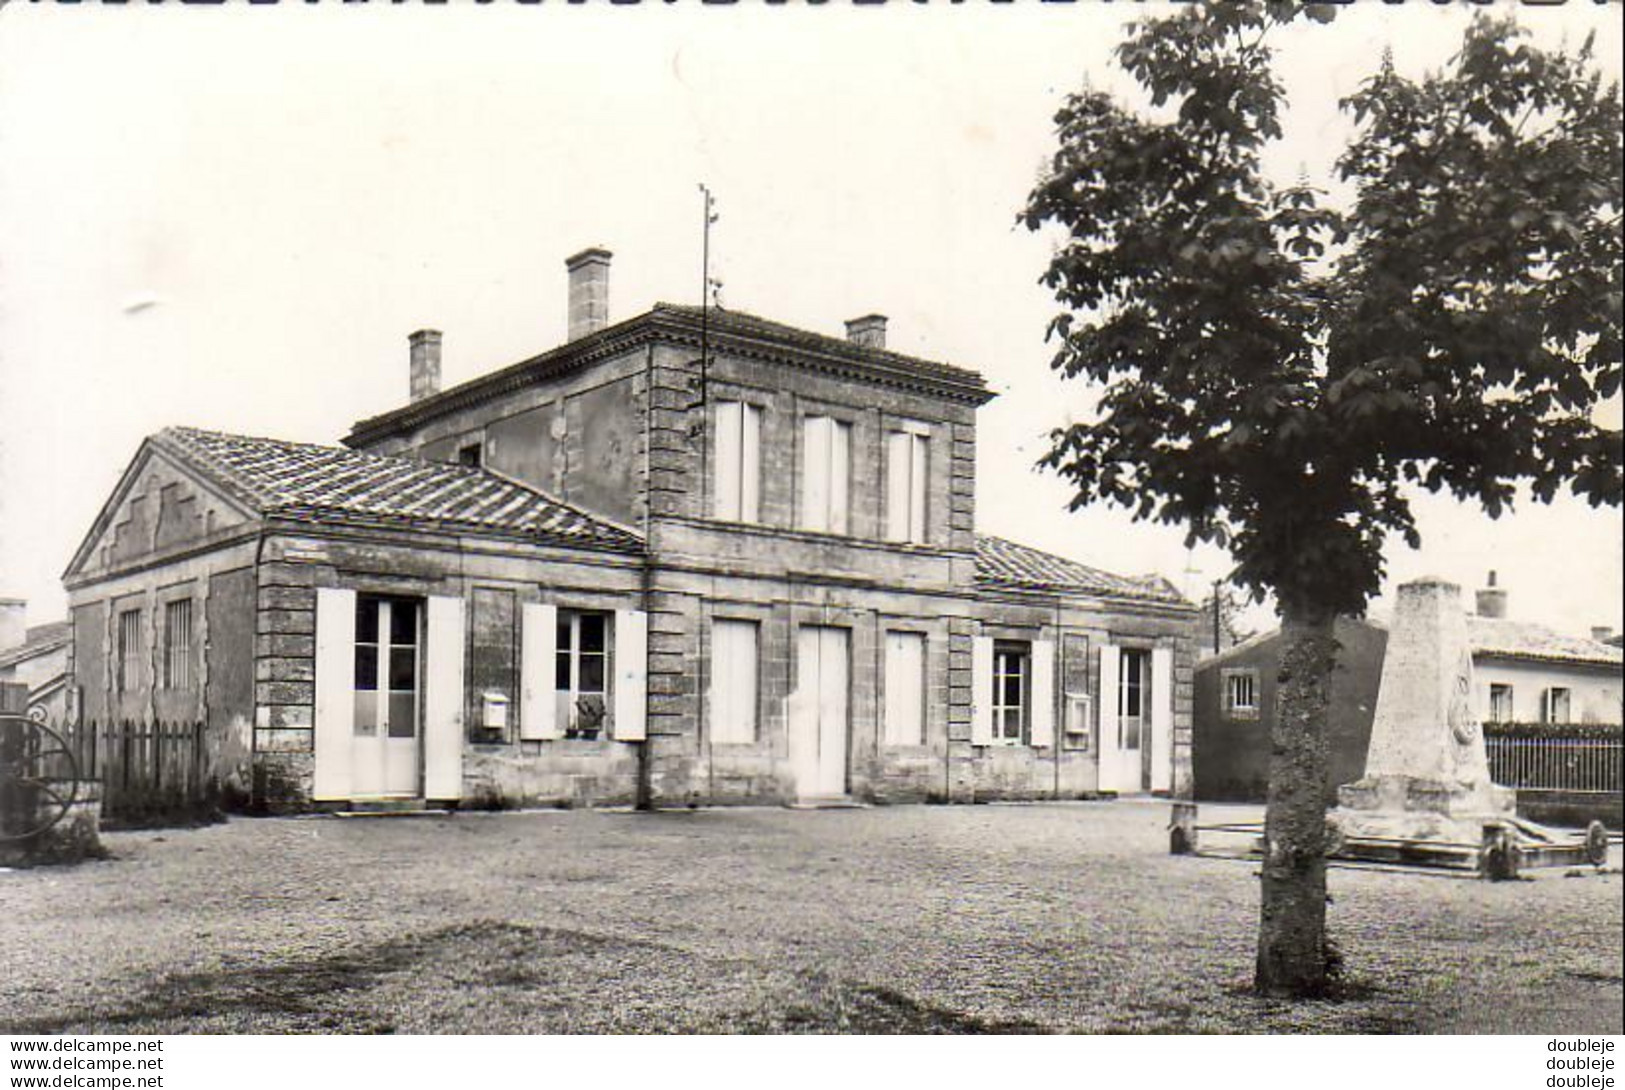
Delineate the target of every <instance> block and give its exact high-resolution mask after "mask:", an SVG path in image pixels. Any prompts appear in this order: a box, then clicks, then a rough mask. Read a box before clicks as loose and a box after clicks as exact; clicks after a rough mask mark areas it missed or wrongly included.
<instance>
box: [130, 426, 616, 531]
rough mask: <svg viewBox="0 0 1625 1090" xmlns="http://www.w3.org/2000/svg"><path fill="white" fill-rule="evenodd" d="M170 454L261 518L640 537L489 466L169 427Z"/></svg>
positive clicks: (164, 435) (163, 442)
mask: <svg viewBox="0 0 1625 1090" xmlns="http://www.w3.org/2000/svg"><path fill="white" fill-rule="evenodd" d="M153 441H154V442H155V443H156V444H157V445H158V446H159V447H161V448H163V449H165V450H168V451H170V452H171V453H174V454H176V455H178V456H179V457H181V458H182V459H184V460H186V461H188V462H191V463H193V464H196V465H197V466H198V467H199V468H200V469H202V470H203V471H204V472H205V473H207V474H208V475H209V476H210V477H212V478H213V479H215V480H217V481H218V482H219V483H220V484H221V485H223V486H224V487H225V488H226V489H227V490H228V491H230V492H232V493H234V494H235V495H236V496H237V497H238V498H239V499H241V500H243V501H244V502H246V503H247V504H248V505H249V506H251V507H254V508H255V509H257V510H258V511H260V512H261V513H262V514H266V515H277V516H281V517H284V518H296V519H306V520H310V521H320V520H322V519H323V518H324V517H326V518H363V519H367V520H378V521H384V522H400V523H405V524H410V525H419V526H428V525H432V526H435V527H443V528H448V529H462V530H470V531H476V532H477V531H490V532H496V533H501V534H507V535H517V536H522V537H532V538H542V539H545V540H549V541H554V542H558V543H563V544H570V545H582V546H587V547H591V548H601V549H614V550H619V551H636V550H637V549H639V548H641V546H642V541H641V539H640V538H639V537H638V535H637V534H635V533H634V532H632V531H631V530H629V529H626V528H625V527H621V526H617V525H615V524H614V523H611V522H608V521H606V520H604V519H602V518H599V517H597V516H595V515H591V514H588V513H587V512H586V511H583V510H582V509H580V508H579V507H574V506H572V505H570V504H567V503H565V502H563V501H562V500H557V499H554V498H553V497H551V496H549V495H547V494H546V493H544V492H541V491H539V490H537V489H535V488H532V487H531V486H530V485H527V484H525V483H523V482H521V481H516V480H513V479H512V478H510V477H506V476H503V475H502V474H500V473H495V472H492V471H490V470H487V469H481V468H476V467H473V466H461V465H450V464H447V463H445V462H428V461H419V460H417V459H413V458H397V457H390V456H387V455H381V454H369V453H366V452H364V451H357V450H349V449H347V448H344V447H324V446H317V445H315V444H313V443H289V442H285V441H283V440H280V439H258V438H250V437H248V436H242V435H225V434H222V433H220V432H212V431H203V430H201V429H198V428H165V429H164V430H163V431H161V432H159V433H158V434H157V435H156V436H154V437H153Z"/></svg>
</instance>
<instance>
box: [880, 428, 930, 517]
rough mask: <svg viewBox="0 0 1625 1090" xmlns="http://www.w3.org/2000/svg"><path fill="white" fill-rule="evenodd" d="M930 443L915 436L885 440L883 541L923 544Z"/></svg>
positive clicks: (903, 433)
mask: <svg viewBox="0 0 1625 1090" xmlns="http://www.w3.org/2000/svg"><path fill="white" fill-rule="evenodd" d="M929 457H930V440H929V439H928V438H927V437H926V436H925V435H924V434H921V433H918V432H906V431H894V432H892V433H891V434H890V435H888V436H886V538H887V540H888V541H908V542H916V543H920V542H924V541H925V483H926V469H927V466H928V464H929Z"/></svg>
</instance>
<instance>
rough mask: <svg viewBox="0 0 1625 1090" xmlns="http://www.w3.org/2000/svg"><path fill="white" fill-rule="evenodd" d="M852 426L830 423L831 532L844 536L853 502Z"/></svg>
mask: <svg viewBox="0 0 1625 1090" xmlns="http://www.w3.org/2000/svg"><path fill="white" fill-rule="evenodd" d="M851 466H852V425H850V424H846V423H843V422H842V421H839V420H831V421H830V422H829V527H828V529H829V531H830V533H833V534H844V533H846V530H847V508H848V507H849V506H850V505H851V500H850V498H849V497H848V495H847V485H848V483H849V478H850V477H851V475H852V469H851Z"/></svg>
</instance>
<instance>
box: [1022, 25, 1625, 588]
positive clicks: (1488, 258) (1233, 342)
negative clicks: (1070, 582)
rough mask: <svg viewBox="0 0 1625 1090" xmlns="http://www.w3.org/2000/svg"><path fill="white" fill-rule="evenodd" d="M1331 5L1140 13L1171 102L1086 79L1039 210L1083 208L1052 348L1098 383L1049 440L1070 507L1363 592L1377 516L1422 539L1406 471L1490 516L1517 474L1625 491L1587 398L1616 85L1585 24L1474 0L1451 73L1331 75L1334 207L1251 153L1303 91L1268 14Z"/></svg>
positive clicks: (1134, 57) (1605, 386)
mask: <svg viewBox="0 0 1625 1090" xmlns="http://www.w3.org/2000/svg"><path fill="white" fill-rule="evenodd" d="M1328 10H1329V9H1325V8H1315V7H1311V8H1305V7H1302V6H1299V5H1289V4H1265V5H1247V4H1223V5H1220V4H1214V5H1193V6H1192V7H1191V8H1189V9H1187V10H1185V11H1184V12H1182V13H1181V14H1179V15H1177V16H1174V17H1171V18H1164V19H1158V20H1152V21H1143V22H1140V23H1136V24H1134V25H1133V27H1132V28H1131V31H1130V33H1129V35H1128V37H1127V39H1126V40H1125V42H1124V43H1123V44H1122V45H1121V46H1120V47H1119V49H1118V51H1117V57H1118V60H1119V61H1120V62H1121V63H1122V65H1123V66H1124V67H1125V68H1126V69H1127V70H1128V71H1129V73H1130V74H1131V75H1132V76H1133V77H1134V78H1135V79H1136V81H1137V82H1138V83H1139V84H1140V86H1141V87H1142V88H1144V90H1145V91H1146V93H1147V96H1148V98H1149V101H1150V104H1151V106H1152V107H1153V111H1152V114H1153V116H1143V115H1141V114H1139V113H1136V112H1133V111H1131V110H1130V109H1128V108H1126V107H1124V106H1123V105H1121V104H1119V103H1117V102H1116V101H1114V100H1113V99H1112V98H1110V97H1109V96H1108V95H1106V94H1104V93H1101V92H1098V91H1089V90H1086V91H1083V92H1081V93H1078V94H1075V95H1072V96H1070V97H1069V98H1068V99H1067V100H1066V101H1065V104H1064V105H1063V107H1062V108H1061V110H1060V112H1059V113H1058V114H1057V115H1056V119H1055V120H1056V124H1057V128H1058V147H1057V150H1056V152H1055V155H1054V157H1053V159H1052V161H1051V163H1050V170H1049V172H1048V174H1047V176H1046V177H1045V178H1044V179H1043V180H1042V181H1041V182H1040V183H1039V184H1038V186H1037V187H1036V188H1035V189H1034V190H1033V192H1032V194H1031V195H1030V197H1029V200H1028V204H1027V207H1026V208H1025V210H1024V211H1023V213H1022V217H1021V218H1022V221H1023V222H1024V223H1025V224H1026V225H1027V226H1028V227H1029V228H1033V229H1038V228H1040V227H1042V226H1044V225H1046V224H1054V225H1059V226H1060V227H1062V228H1064V229H1065V231H1066V232H1067V236H1068V237H1067V238H1066V239H1065V241H1064V243H1063V244H1062V245H1061V246H1060V248H1059V249H1058V250H1057V252H1056V253H1055V256H1054V258H1053V260H1052V261H1051V263H1050V265H1049V268H1048V270H1047V271H1046V272H1045V274H1044V277H1043V283H1044V284H1046V285H1047V286H1048V287H1050V288H1051V289H1052V290H1053V291H1054V292H1055V295H1056V298H1057V299H1058V300H1059V301H1060V302H1061V303H1062V304H1063V305H1064V307H1065V309H1064V310H1063V311H1062V312H1061V313H1060V314H1059V315H1058V316H1057V317H1056V318H1055V319H1054V321H1053V323H1052V324H1051V327H1050V332H1051V335H1052V337H1053V338H1054V339H1056V341H1057V342H1058V351H1057V354H1056V357H1055V361H1054V363H1055V366H1056V367H1057V368H1058V369H1060V370H1062V371H1064V372H1065V373H1066V374H1067V375H1069V376H1085V377H1087V378H1089V379H1092V380H1094V381H1095V382H1097V383H1101V384H1104V393H1103V395H1102V398H1101V401H1100V404H1099V411H1098V413H1097V414H1096V416H1095V418H1094V419H1093V420H1091V421H1089V422H1085V423H1080V424H1076V425H1074V426H1071V427H1069V428H1065V429H1062V430H1058V431H1057V432H1055V433H1054V435H1053V445H1052V449H1051V450H1050V452H1049V454H1048V456H1047V458H1046V459H1045V462H1046V464H1048V465H1049V466H1051V467H1052V468H1054V469H1056V470H1058V471H1059V472H1060V473H1062V474H1063V475H1064V476H1065V477H1067V478H1068V479H1069V480H1070V481H1071V482H1072V483H1073V484H1074V485H1075V486H1076V496H1075V499H1074V501H1073V502H1074V506H1079V505H1082V504H1084V503H1088V502H1091V501H1094V500H1096V499H1104V500H1108V501H1112V502H1116V503H1119V504H1122V505H1124V506H1126V507H1129V508H1130V509H1132V510H1133V511H1134V513H1135V515H1136V517H1139V518H1151V519H1157V520H1160V521H1163V522H1168V523H1174V524H1182V525H1184V526H1186V527H1187V528H1188V532H1189V535H1190V537H1191V539H1192V540H1202V541H1208V542H1213V543H1216V544H1218V545H1220V546H1224V547H1227V548H1228V549H1229V550H1230V552H1231V553H1232V555H1233V556H1234V558H1235V560H1236V564H1237V567H1236V571H1235V573H1234V576H1233V578H1234V579H1235V580H1236V582H1237V583H1238V584H1239V585H1241V586H1243V587H1246V588H1247V589H1248V590H1249V591H1250V592H1252V593H1254V594H1255V595H1257V596H1263V595H1264V594H1266V593H1274V594H1275V595H1276V597H1277V600H1278V601H1279V602H1280V603H1281V605H1282V607H1283V609H1306V608H1312V609H1314V610H1315V611H1317V612H1318V611H1321V610H1331V611H1333V612H1343V613H1354V614H1358V613H1360V612H1363V609H1364V606H1365V603H1366V602H1367V600H1368V599H1369V598H1370V597H1372V596H1373V595H1375V594H1376V592H1377V590H1378V589H1379V586H1380V583H1381V579H1382V575H1383V558H1382V546H1383V542H1384V539H1385V537H1386V536H1387V534H1389V533H1390V532H1397V533H1398V534H1399V535H1400V536H1401V537H1402V538H1404V539H1405V540H1406V541H1408V542H1409V543H1410V544H1412V545H1413V546H1415V545H1417V544H1418V538H1417V533H1416V527H1415V523H1414V519H1413V517H1412V512H1411V507H1410V503H1409V502H1408V500H1407V498H1406V486H1415V487H1420V488H1425V489H1428V490H1448V491H1449V492H1451V493H1453V494H1454V495H1455V496H1457V497H1458V498H1460V499H1463V500H1471V501H1475V502H1477V503H1479V504H1481V505H1482V506H1483V508H1484V509H1485V510H1486V511H1487V512H1488V513H1489V514H1490V515H1492V516H1494V515H1498V514H1499V513H1501V512H1502V511H1503V510H1504V509H1505V508H1506V507H1507V505H1508V504H1509V503H1510V502H1511V501H1512V499H1513V497H1514V495H1515V493H1516V490H1517V488H1518V486H1519V485H1520V484H1524V485H1527V486H1528V487H1530V488H1531V489H1532V492H1533V495H1534V496H1535V497H1536V498H1538V499H1541V500H1549V499H1551V498H1552V497H1553V496H1554V495H1555V494H1556V493H1557V492H1558V491H1559V490H1561V489H1564V488H1570V489H1572V490H1573V491H1574V492H1576V493H1577V494H1579V495H1581V496H1583V497H1585V499H1587V500H1588V501H1590V502H1591V503H1593V504H1603V503H1608V504H1616V505H1617V504H1618V503H1619V502H1620V498H1621V468H1620V435H1619V432H1618V431H1617V430H1606V429H1603V428H1600V427H1598V426H1597V425H1596V424H1595V423H1594V422H1593V420H1592V413H1593V410H1594V409H1595V407H1596V406H1597V405H1598V403H1599V402H1600V401H1601V400H1603V399H1606V398H1608V397H1611V396H1613V395H1615V394H1616V393H1617V392H1618V390H1619V386H1620V356H1621V353H1620V311H1621V306H1622V290H1621V279H1620V277H1621V271H1620V269H1621V266H1620V221H1619V211H1620V206H1621V192H1620V189H1621V182H1620V167H1619V162H1620V154H1621V137H1620V133H1621V112H1620V96H1619V88H1618V85H1617V84H1613V85H1604V84H1603V83H1602V81H1601V79H1600V77H1599V76H1598V75H1597V73H1596V72H1595V71H1594V70H1593V67H1592V65H1591V56H1590V42H1589V41H1588V42H1587V43H1586V44H1585V45H1584V46H1583V47H1582V48H1580V49H1578V50H1577V51H1576V52H1575V53H1574V54H1572V55H1562V54H1553V53H1548V52H1543V51H1541V50H1539V49H1536V48H1534V47H1533V46H1531V45H1530V44H1529V43H1528V42H1527V41H1526V40H1525V34H1524V32H1523V31H1522V30H1520V29H1519V28H1518V27H1517V26H1516V25H1515V24H1514V23H1513V22H1512V21H1510V20H1508V19H1497V18H1491V17H1487V16H1480V17H1478V18H1476V19H1475V20H1474V21H1473V22H1472V24H1471V25H1470V27H1469V28H1468V30H1467V32H1466V35H1465V38H1464V40H1463V42H1462V45H1461V49H1460V51H1459V52H1458V53H1457V54H1456V56H1455V57H1454V58H1453V59H1452V61H1451V62H1450V64H1449V66H1448V67H1447V69H1446V70H1445V71H1442V72H1438V73H1433V74H1430V75H1428V76H1426V77H1425V78H1422V79H1420V80H1413V79H1409V78H1406V77H1404V76H1402V75H1400V74H1399V73H1397V72H1396V71H1395V70H1394V68H1393V66H1392V65H1391V64H1388V63H1384V64H1383V65H1382V66H1381V68H1380V70H1379V71H1377V72H1376V73H1375V74H1374V75H1373V76H1372V77H1371V78H1370V79H1368V80H1367V81H1365V83H1364V84H1363V85H1362V86H1361V87H1360V88H1359V90H1358V91H1357V92H1356V93H1355V94H1353V95H1351V96H1350V97H1348V98H1347V99H1346V100H1344V101H1343V102H1342V104H1341V105H1342V107H1343V109H1344V110H1345V111H1346V112H1347V113H1348V114H1349V115H1351V117H1352V119H1353V121H1354V123H1355V133H1354V137H1353V139H1352V141H1351V142H1350V143H1349V144H1348V146H1347V147H1346V149H1345V150H1344V152H1343V154H1342V156H1341V157H1340V158H1339V159H1338V161H1337V164H1336V168H1335V170H1336V176H1337V178H1339V179H1340V180H1341V181H1342V182H1344V183H1348V185H1349V186H1351V187H1352V188H1353V191H1354V193H1355V197H1354V199H1353V201H1352V203H1351V204H1349V205H1348V206H1347V207H1341V208H1339V207H1334V206H1332V205H1331V203H1330V202H1329V201H1328V200H1327V197H1326V194H1325V192H1324V191H1323V188H1322V187H1317V186H1316V185H1315V184H1314V183H1313V181H1312V180H1311V179H1307V178H1300V179H1298V180H1297V181H1296V182H1294V183H1291V184H1280V183H1278V182H1276V181H1274V180H1272V179H1270V178H1268V177H1267V176H1266V175H1265V172H1264V171H1263V169H1262V167H1261V164H1260V152H1261V151H1262V149H1263V148H1264V147H1265V145H1266V144H1267V143H1269V142H1270V141H1273V140H1276V139H1279V138H1280V137H1281V135H1282V115H1283V111H1284V109H1285V107H1286V102H1285V94H1284V90H1283V87H1282V85H1281V83H1280V82H1279V81H1278V79H1277V78H1276V76H1275V74H1274V72H1273V69H1272V65H1271V56H1272V54H1271V47H1270V32H1271V31H1272V30H1273V29H1275V28H1276V27H1278V26H1280V25H1282V24H1285V23H1289V22H1291V21H1293V20H1295V19H1299V18H1306V17H1307V18H1314V19H1318V20H1322V21H1324V20H1327V19H1328V18H1329V14H1328ZM1306 29H1307V28H1306ZM1312 33H1321V34H1330V33H1332V31H1331V29H1330V28H1315V29H1314V30H1313V31H1312ZM1328 47H1334V46H1333V44H1332V43H1330V42H1328Z"/></svg>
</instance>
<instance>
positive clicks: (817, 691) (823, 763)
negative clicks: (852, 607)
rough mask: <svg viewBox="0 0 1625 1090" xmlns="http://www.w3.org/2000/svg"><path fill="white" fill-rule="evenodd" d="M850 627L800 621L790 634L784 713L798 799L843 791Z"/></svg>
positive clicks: (838, 794)
mask: <svg viewBox="0 0 1625 1090" xmlns="http://www.w3.org/2000/svg"><path fill="white" fill-rule="evenodd" d="M850 663H851V643H850V633H849V632H848V631H847V630H846V629H844V628H829V627H824V626H816V625H807V626H803V627H802V628H801V629H800V630H799V632H798V633H797V637H796V696H795V699H794V700H793V701H792V704H791V715H790V763H791V767H792V768H793V769H794V770H795V776H796V790H797V794H799V795H800V796H801V797H802V798H804V799H811V798H839V797H841V796H844V795H845V794H846V792H847V783H846V754H847V733H848V720H849V714H848V710H849V703H850V701H849V700H848V690H849V688H850V669H851V667H850Z"/></svg>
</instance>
